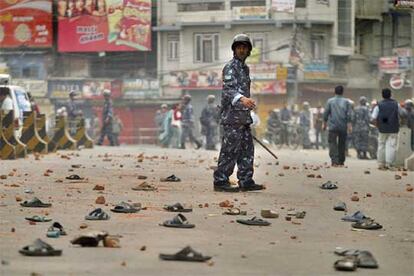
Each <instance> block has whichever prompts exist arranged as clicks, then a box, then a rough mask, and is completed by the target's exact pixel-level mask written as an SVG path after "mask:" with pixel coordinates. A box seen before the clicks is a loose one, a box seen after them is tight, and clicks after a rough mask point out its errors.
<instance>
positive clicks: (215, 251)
mask: <svg viewBox="0 0 414 276" xmlns="http://www.w3.org/2000/svg"><path fill="white" fill-rule="evenodd" d="M256 149H257V150H256V159H255V163H256V164H255V179H256V181H257V182H258V183H261V184H265V185H266V187H267V189H266V190H264V191H260V192H249V193H237V194H228V193H216V192H213V191H212V172H213V171H212V168H211V166H215V165H216V161H215V160H214V159H215V157H216V156H217V155H218V152H211V151H204V150H199V151H196V150H187V151H183V150H172V149H171V150H170V149H160V148H156V147H144V146H133V147H132V146H130V147H119V148H110V147H96V148H95V149H93V150H86V149H84V150H81V151H76V152H59V153H57V154H49V155H46V156H42V157H41V158H40V159H39V160H35V157H34V156H33V155H31V156H30V157H29V158H27V159H25V160H17V161H0V164H1V165H0V175H6V176H7V179H0V260H1V264H0V275H30V274H31V273H38V274H34V275H226V276H228V275H340V274H344V272H338V271H335V269H334V267H333V264H334V262H335V260H337V259H339V258H340V257H338V256H336V255H335V254H334V253H333V252H334V250H335V248H336V247H342V248H345V249H347V248H352V249H364V250H369V251H371V253H372V254H373V255H374V257H375V258H376V260H377V261H378V263H379V268H378V269H363V268H358V269H357V271H356V272H354V273H357V274H358V275H414V262H413V260H414V218H413V216H414V204H413V203H414V201H413V195H414V192H413V191H408V190H411V189H410V188H409V187H410V186H407V184H410V185H411V187H412V186H414V174H413V172H407V173H406V172H383V171H378V170H376V164H375V162H374V161H361V160H356V159H355V158H348V160H347V162H346V165H347V167H346V168H330V167H329V166H328V165H327V164H328V163H327V162H328V161H329V160H328V155H327V152H326V151H312V150H307V151H290V150H287V149H283V150H275V152H276V153H277V155H278V156H279V164H276V162H275V160H274V159H272V157H271V156H270V155H269V154H268V153H267V152H265V151H264V150H262V149H260V148H259V146H257V148H256ZM141 153H142V155H140V154H141ZM139 156H141V157H139ZM62 157H63V158H62ZM72 165H75V167H78V166H77V165H80V168H72ZM286 166H289V168H287V167H286ZM48 169H49V170H51V172H49V173H46V176H45V172H46V171H47V170H48ZM368 172H369V173H368ZM71 174H78V175H80V176H81V177H85V178H87V181H83V182H82V183H72V182H71V181H69V180H66V179H65V177H66V176H69V175H71ZM171 174H175V175H176V176H178V177H180V178H181V179H182V181H181V182H177V183H168V182H160V181H159V179H160V177H166V176H169V175H171ZM311 174H313V176H315V177H310V176H311ZM47 175H48V176H47ZM138 175H144V176H147V177H148V179H146V180H140V179H137V176H138ZM319 175H320V177H321V178H317V177H318V176H319ZM395 175H399V176H400V177H401V179H396V176H395ZM397 178H398V177H397ZM328 180H331V181H333V182H337V185H338V189H337V190H331V191H327V190H322V189H320V188H319V186H320V185H321V184H322V183H324V182H326V181H328ZM143 181H146V182H147V183H150V184H153V185H155V186H157V187H158V191H155V192H143V191H133V190H132V189H131V188H132V187H133V186H136V185H138V184H140V183H141V182H143ZM96 184H99V185H103V186H104V187H105V190H103V191H96V190H93V188H94V187H95V185H96ZM29 188H30V189H32V190H33V191H34V194H27V193H25V192H24V191H25V189H29ZM407 188H408V190H407ZM353 195H356V196H358V197H359V201H351V197H352V196H353ZM33 196H37V197H38V198H40V199H41V200H42V201H44V202H50V203H52V207H51V208H41V209H38V208H23V207H20V205H19V203H20V201H17V200H20V199H21V200H23V201H24V200H30V199H31V198H32V197H33ZM98 196H104V197H105V200H106V204H104V205H102V204H96V203H95V199H96V198H97V197H98ZM224 200H228V201H229V202H230V203H231V204H233V205H234V206H235V207H238V208H240V209H241V210H244V211H247V213H248V215H247V216H226V215H222V212H223V211H225V210H226V208H222V207H220V206H219V203H220V202H222V201H224ZM120 201H129V202H130V203H141V204H142V206H144V207H146V210H141V211H140V212H138V213H135V214H116V213H112V212H110V209H111V208H112V207H113V205H115V204H116V203H118V202H120ZM338 201H344V202H345V203H346V204H347V206H348V210H349V211H348V214H352V213H354V212H355V211H358V210H360V211H363V212H364V213H365V214H366V215H368V216H370V217H372V218H375V220H376V221H377V222H378V223H380V224H381V225H383V229H381V230H371V231H370V230H358V231H356V230H355V229H352V227H351V223H349V222H343V221H341V217H342V216H344V212H338V211H334V210H333V206H334V204H335V203H337V202H338ZM176 202H181V203H184V204H186V205H191V206H192V207H193V209H194V210H193V212H192V213H186V214H185V215H186V217H187V218H188V220H189V221H190V222H191V223H194V224H195V225H196V227H195V228H194V229H171V228H166V227H163V226H159V223H162V222H163V221H165V220H167V219H170V218H172V217H173V216H174V213H169V212H166V211H164V210H163V209H162V207H163V205H164V204H173V203H176ZM96 207H102V208H103V209H104V210H105V211H106V212H108V213H109V215H110V216H111V218H110V220H108V221H86V220H85V219H84V216H85V215H86V214H88V213H89V212H90V211H92V210H93V209H94V208H96ZM261 209H272V210H274V211H276V212H278V213H279V215H280V216H279V218H277V219H268V221H270V222H271V223H272V225H270V226H267V227H252V226H246V225H242V224H239V223H237V222H236V219H238V218H251V217H253V216H260V210H261ZM293 209H294V211H306V216H305V218H303V219H296V218H293V219H291V221H287V220H286V218H285V217H286V216H287V213H288V212H292V210H293ZM32 215H47V216H48V217H50V218H52V219H53V220H54V221H58V222H60V223H61V224H62V225H63V226H64V227H65V229H66V231H67V232H68V235H67V236H61V237H59V238H57V239H52V238H47V237H46V231H47V228H48V227H49V226H50V225H51V223H50V222H49V223H36V225H30V224H29V222H28V221H26V220H25V219H24V218H25V217H28V216H32ZM82 224H86V225H87V228H86V229H80V226H81V225H82ZM13 230H14V231H13ZM92 230H104V231H107V232H109V234H111V235H120V236H121V237H120V244H121V248H105V247H103V246H102V244H100V246H99V247H97V248H80V247H77V246H74V245H72V244H70V240H71V239H73V238H74V237H76V236H78V235H80V234H82V233H87V232H89V231H92ZM36 238H41V239H42V240H44V241H46V242H48V243H49V244H51V245H52V246H53V247H55V248H57V249H62V250H63V254H62V256H60V257H42V258H40V257H26V256H22V255H21V254H19V253H18V250H19V249H20V248H22V247H23V246H25V245H28V244H30V243H32V242H33V241H34V240H35V239H36ZM187 245H190V246H192V247H193V248H194V249H195V250H197V251H199V252H201V253H202V254H204V255H209V256H212V259H211V261H209V262H206V263H188V262H167V261H162V260H160V259H159V258H158V254H159V253H175V252H177V251H178V250H180V249H181V248H183V247H185V246H187Z"/></svg>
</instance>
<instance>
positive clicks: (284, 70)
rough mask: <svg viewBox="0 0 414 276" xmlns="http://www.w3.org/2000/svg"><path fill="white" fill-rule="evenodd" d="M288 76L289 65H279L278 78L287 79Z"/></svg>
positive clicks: (277, 69)
mask: <svg viewBox="0 0 414 276" xmlns="http://www.w3.org/2000/svg"><path fill="white" fill-rule="evenodd" d="M287 78H288V67H283V66H278V67H277V68H276V79H278V80H287Z"/></svg>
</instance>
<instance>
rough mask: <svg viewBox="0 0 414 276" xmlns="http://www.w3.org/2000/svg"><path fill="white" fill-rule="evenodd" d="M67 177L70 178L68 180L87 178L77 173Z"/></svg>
mask: <svg viewBox="0 0 414 276" xmlns="http://www.w3.org/2000/svg"><path fill="white" fill-rule="evenodd" d="M66 179H68V180H84V179H85V178H83V177H80V176H79V175H77V174H71V175H69V176H66Z"/></svg>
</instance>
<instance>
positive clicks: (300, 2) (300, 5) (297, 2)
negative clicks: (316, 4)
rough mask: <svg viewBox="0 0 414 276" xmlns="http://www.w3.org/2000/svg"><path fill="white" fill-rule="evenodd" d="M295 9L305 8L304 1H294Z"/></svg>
mask: <svg viewBox="0 0 414 276" xmlns="http://www.w3.org/2000/svg"><path fill="white" fill-rule="evenodd" d="M295 7H296V8H306V0H296V5H295Z"/></svg>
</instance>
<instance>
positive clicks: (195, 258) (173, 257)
mask: <svg viewBox="0 0 414 276" xmlns="http://www.w3.org/2000/svg"><path fill="white" fill-rule="evenodd" d="M159 257H160V259H162V260H166V261H186V262H205V261H208V260H210V259H211V257H210V256H203V255H202V254H201V253H198V252H197V251H195V250H194V249H192V248H191V247H190V246H187V247H185V248H183V249H182V250H180V251H178V252H177V253H175V254H160V255H159Z"/></svg>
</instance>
